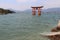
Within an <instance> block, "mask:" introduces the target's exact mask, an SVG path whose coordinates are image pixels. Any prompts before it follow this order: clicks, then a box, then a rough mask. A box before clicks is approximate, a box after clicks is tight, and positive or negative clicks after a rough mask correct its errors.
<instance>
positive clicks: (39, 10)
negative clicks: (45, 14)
mask: <svg viewBox="0 0 60 40" xmlns="http://www.w3.org/2000/svg"><path fill="white" fill-rule="evenodd" d="M31 8H32V15H36V10H38V15H39V16H40V15H41V8H43V6H38V7H31Z"/></svg>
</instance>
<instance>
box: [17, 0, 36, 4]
mask: <svg viewBox="0 0 60 40" xmlns="http://www.w3.org/2000/svg"><path fill="white" fill-rule="evenodd" d="M16 1H17V2H21V3H24V2H36V1H37V0H16Z"/></svg>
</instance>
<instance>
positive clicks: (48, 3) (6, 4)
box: [0, 0, 60, 10]
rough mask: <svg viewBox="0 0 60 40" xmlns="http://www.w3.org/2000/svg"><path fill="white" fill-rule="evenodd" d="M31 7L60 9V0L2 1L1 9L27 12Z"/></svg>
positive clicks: (0, 1)
mask: <svg viewBox="0 0 60 40" xmlns="http://www.w3.org/2000/svg"><path fill="white" fill-rule="evenodd" d="M31 6H44V9H45V8H53V7H60V0H0V8H7V9H15V10H26V9H31Z"/></svg>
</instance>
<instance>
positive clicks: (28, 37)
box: [0, 13, 60, 40]
mask: <svg viewBox="0 0 60 40" xmlns="http://www.w3.org/2000/svg"><path fill="white" fill-rule="evenodd" d="M59 17H60V14H54V13H49V14H47V13H42V15H41V16H32V15H31V13H30V14H29V13H16V14H8V15H0V40H47V39H45V38H43V37H41V36H40V33H41V32H47V31H50V30H51V28H52V27H54V26H55V25H56V24H57V20H59Z"/></svg>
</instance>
